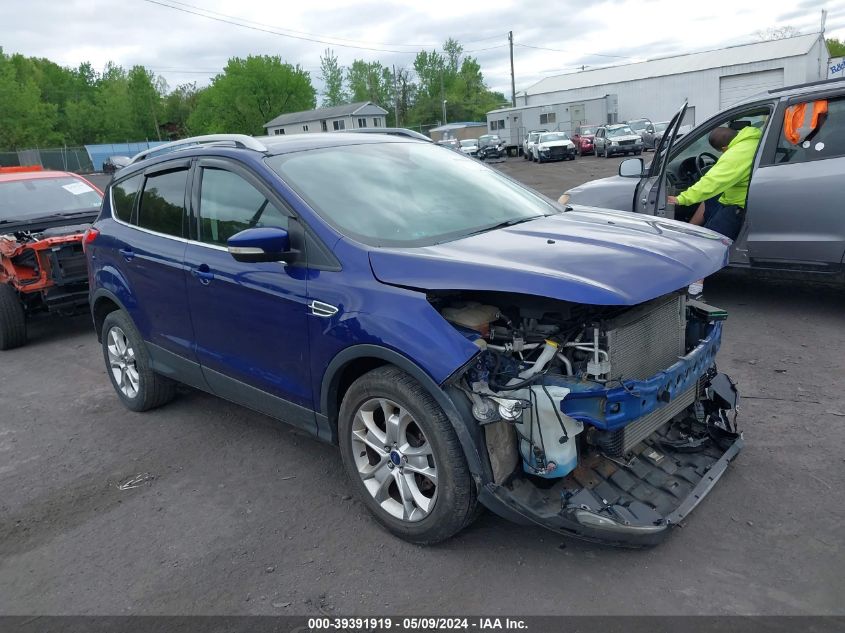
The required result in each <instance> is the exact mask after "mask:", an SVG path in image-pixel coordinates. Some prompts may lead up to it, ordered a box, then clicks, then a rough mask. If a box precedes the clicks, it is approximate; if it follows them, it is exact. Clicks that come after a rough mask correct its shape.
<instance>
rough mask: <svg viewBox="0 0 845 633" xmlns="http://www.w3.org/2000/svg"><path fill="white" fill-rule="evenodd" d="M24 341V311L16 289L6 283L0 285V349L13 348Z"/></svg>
mask: <svg viewBox="0 0 845 633" xmlns="http://www.w3.org/2000/svg"><path fill="white" fill-rule="evenodd" d="M24 343H26V313H24V310H23V304H22V303H21V299H20V297H19V296H18V291H17V290H15V289H14V288H13V287H12V286H10V285H8V284H3V285H2V286H0V350H4V349H14V348H16V347H20V346H21V345H23V344H24Z"/></svg>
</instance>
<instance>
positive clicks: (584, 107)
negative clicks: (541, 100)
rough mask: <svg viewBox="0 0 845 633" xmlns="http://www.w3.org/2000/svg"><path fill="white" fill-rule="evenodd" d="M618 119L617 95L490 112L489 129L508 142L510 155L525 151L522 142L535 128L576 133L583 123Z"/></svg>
mask: <svg viewBox="0 0 845 633" xmlns="http://www.w3.org/2000/svg"><path fill="white" fill-rule="evenodd" d="M615 122H616V95H605V96H604V97H601V98H598V99H589V100H586V101H579V102H577V103H557V104H543V105H531V104H529V105H523V106H517V107H515V108H499V109H498V110H492V111H490V112H488V113H487V129H488V130H489V133H490V134H498V135H499V136H500V137H501V138H502V139H504V141H505V146H506V147H507V150H508V154H509V155H511V156H519V155H520V154H522V142H523V141H524V140H525V136H526V135H527V134H528V132H529V131H532V130H547V131H549V132H566V133H567V134H572V133H573V132H574V131H575V129H576V128H577V127H578V126H579V125H584V124H587V123H592V124H594V125H601V124H603V123H615Z"/></svg>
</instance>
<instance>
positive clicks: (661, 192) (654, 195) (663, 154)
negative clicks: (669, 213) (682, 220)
mask: <svg viewBox="0 0 845 633" xmlns="http://www.w3.org/2000/svg"><path fill="white" fill-rule="evenodd" d="M686 111H687V104H686V102H684V105H682V106H681V109H680V110H678V112H677V113H676V114H675V116H673V117H672V120H671V121H670V122H669V126H668V127H667V128H666V131H665V132H664V133H663V137H662V138H661V139H660V143H659V144H658V145H657V147H656V148H655V150H654V159H653V160H652V161H651V165H650V166H649V168H648V170H647V171H646V173H645V174H644V175H643V177H642V178H641V179H640V183H639V185H637V190H636V192H635V194H634V211H636V212H637V213H645V214H647V215H657V216H660V217H666V165H667V164H668V163H669V150H670V149H672V145H673V144H674V142H675V137H676V136H677V135H678V128H680V127H681V121H683V120H684V114H686Z"/></svg>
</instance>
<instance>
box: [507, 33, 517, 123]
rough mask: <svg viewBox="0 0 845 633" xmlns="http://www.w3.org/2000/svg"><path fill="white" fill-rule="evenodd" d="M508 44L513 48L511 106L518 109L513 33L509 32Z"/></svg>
mask: <svg viewBox="0 0 845 633" xmlns="http://www.w3.org/2000/svg"><path fill="white" fill-rule="evenodd" d="M508 44H510V48H511V105H512V106H513V107H514V108H515V107H516V80H515V79H514V76H513V31H508Z"/></svg>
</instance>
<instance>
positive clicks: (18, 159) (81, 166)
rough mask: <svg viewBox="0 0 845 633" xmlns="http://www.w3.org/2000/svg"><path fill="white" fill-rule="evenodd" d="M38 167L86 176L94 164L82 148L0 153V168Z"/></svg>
mask: <svg viewBox="0 0 845 633" xmlns="http://www.w3.org/2000/svg"><path fill="white" fill-rule="evenodd" d="M29 165H40V166H41V167H43V168H44V169H55V170H58V171H72V172H76V173H80V174H87V173H91V172H93V171H94V164H93V163H92V162H91V157H90V156H89V155H88V152H87V150H86V149H85V148H84V147H51V148H45V149H40V148H37V149H22V150H18V151H16V152H0V167H18V166H22V167H23V166H29Z"/></svg>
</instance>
